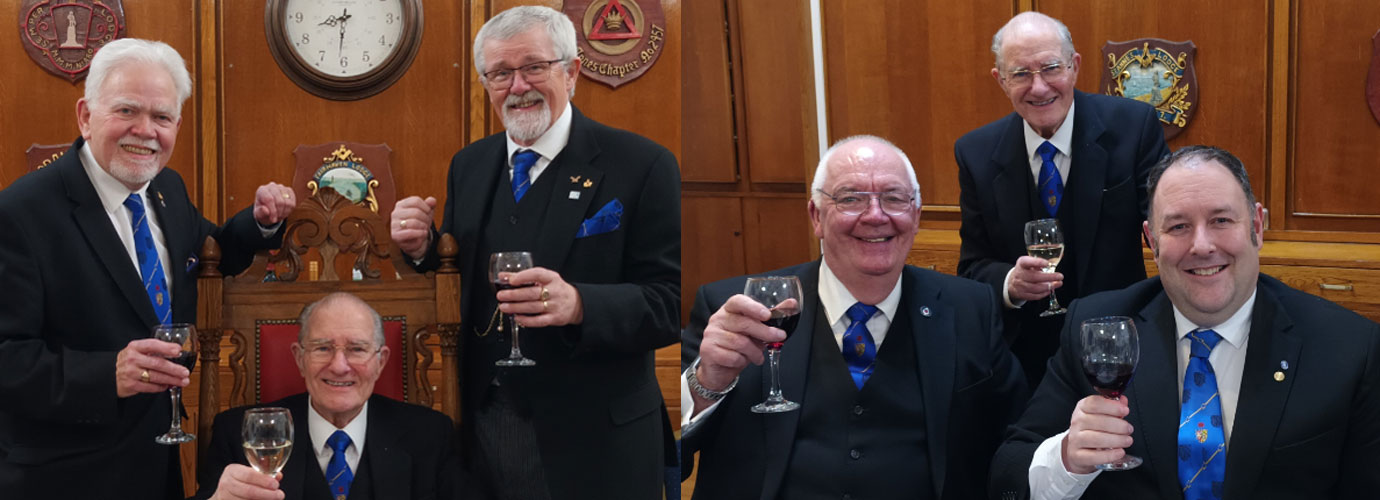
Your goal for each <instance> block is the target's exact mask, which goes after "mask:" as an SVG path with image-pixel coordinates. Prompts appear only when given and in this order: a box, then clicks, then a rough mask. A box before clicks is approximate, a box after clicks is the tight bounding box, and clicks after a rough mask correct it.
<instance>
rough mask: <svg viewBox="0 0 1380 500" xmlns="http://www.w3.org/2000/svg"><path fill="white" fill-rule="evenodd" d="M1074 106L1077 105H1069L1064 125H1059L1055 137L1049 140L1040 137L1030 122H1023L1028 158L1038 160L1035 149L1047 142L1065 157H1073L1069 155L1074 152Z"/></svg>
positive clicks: (1026, 155)
mask: <svg viewBox="0 0 1380 500" xmlns="http://www.w3.org/2000/svg"><path fill="white" fill-rule="evenodd" d="M1074 104H1075V103H1069V114H1068V115H1067V116H1065V117H1064V123H1061V124H1059V128H1057V129H1055V130H1054V135H1053V136H1051V137H1050V138H1049V139H1045V138H1044V137H1040V134H1039V133H1038V132H1036V131H1035V129H1033V128H1031V127H1030V122H1028V121H1025V120H1021V124H1022V125H1024V127H1023V129H1024V130H1025V157H1026V158H1037V157H1038V156H1037V155H1036V153H1035V148H1038V147H1040V144H1042V143H1044V142H1045V141H1049V143H1050V144H1053V145H1054V149H1058V150H1059V152H1060V153H1064V156H1069V157H1072V155H1070V154H1069V151H1072V150H1073V149H1072V148H1073V107H1074Z"/></svg>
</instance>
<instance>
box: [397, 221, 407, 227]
mask: <svg viewBox="0 0 1380 500" xmlns="http://www.w3.org/2000/svg"><path fill="white" fill-rule="evenodd" d="M398 227H401V228H403V229H407V219H403V220H402V222H399V223H398Z"/></svg>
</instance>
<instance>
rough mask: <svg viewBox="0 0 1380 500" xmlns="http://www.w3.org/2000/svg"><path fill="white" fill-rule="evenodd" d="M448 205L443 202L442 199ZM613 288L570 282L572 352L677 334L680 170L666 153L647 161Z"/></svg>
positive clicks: (650, 343)
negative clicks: (574, 326)
mask: <svg viewBox="0 0 1380 500" xmlns="http://www.w3.org/2000/svg"><path fill="white" fill-rule="evenodd" d="M447 203H449V200H447ZM627 231H628V233H627V240H626V242H625V247H624V248H625V251H624V252H623V255H624V257H625V259H624V261H623V269H622V276H624V277H625V278H628V279H630V280H632V281H630V282H626V283H615V284H590V283H575V284H574V285H575V287H576V288H577V289H578V290H579V291H580V298H581V301H582V302H583V303H584V323H583V324H582V325H581V328H580V338H579V341H578V343H577V344H576V350H577V351H605V350H608V351H624V352H639V351H649V350H653V349H657V348H660V347H665V346H668V345H671V344H674V343H676V340H677V338H678V337H677V334H678V332H679V331H680V329H679V326H680V169H679V167H678V166H677V165H676V159H675V157H674V156H672V155H671V153H670V152H669V151H666V150H665V149H661V152H660V154H658V156H657V157H656V159H655V160H653V162H652V165H651V168H650V170H649V172H648V175H647V180H646V181H645V183H644V184H643V186H642V189H641V190H640V192H639V193H637V208H636V210H635V211H633V212H632V213H631V217H630V218H629V220H628V226H627Z"/></svg>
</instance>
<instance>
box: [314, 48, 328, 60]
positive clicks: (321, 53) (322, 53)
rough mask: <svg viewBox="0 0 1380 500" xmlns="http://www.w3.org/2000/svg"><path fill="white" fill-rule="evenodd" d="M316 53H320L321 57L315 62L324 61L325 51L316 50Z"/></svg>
mask: <svg viewBox="0 0 1380 500" xmlns="http://www.w3.org/2000/svg"><path fill="white" fill-rule="evenodd" d="M316 53H317V54H320V55H321V59H318V60H317V61H316V62H326V51H324V50H318V51H316Z"/></svg>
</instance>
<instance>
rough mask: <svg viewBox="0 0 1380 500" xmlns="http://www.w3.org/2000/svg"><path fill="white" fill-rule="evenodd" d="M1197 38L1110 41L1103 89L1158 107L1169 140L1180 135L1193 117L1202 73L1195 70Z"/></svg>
mask: <svg viewBox="0 0 1380 500" xmlns="http://www.w3.org/2000/svg"><path fill="white" fill-rule="evenodd" d="M1196 51H1197V47H1196V46H1194V45H1193V41H1192V40H1189V41H1184V42H1170V41H1167V40H1161V39H1158V38H1139V39H1136V40H1130V41H1125V42H1111V41H1109V42H1107V44H1106V45H1103V46H1102V54H1103V56H1104V58H1105V59H1106V61H1107V71H1106V72H1105V73H1103V74H1102V93H1103V94H1107V95H1114V96H1120V97H1126V98H1130V99H1135V100H1137V101H1141V102H1144V103H1147V104H1149V105H1151V106H1154V107H1155V111H1156V112H1157V113H1158V114H1159V117H1160V125H1161V126H1162V127H1164V138H1165V140H1169V139H1173V138H1174V136H1176V135H1179V132H1182V131H1183V129H1184V127H1186V126H1188V121H1189V120H1190V119H1192V118H1193V113H1192V112H1191V111H1192V109H1193V105H1194V103H1196V102H1197V101H1198V77H1197V74H1196V73H1195V72H1194V70H1193V54H1194V52H1196Z"/></svg>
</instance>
